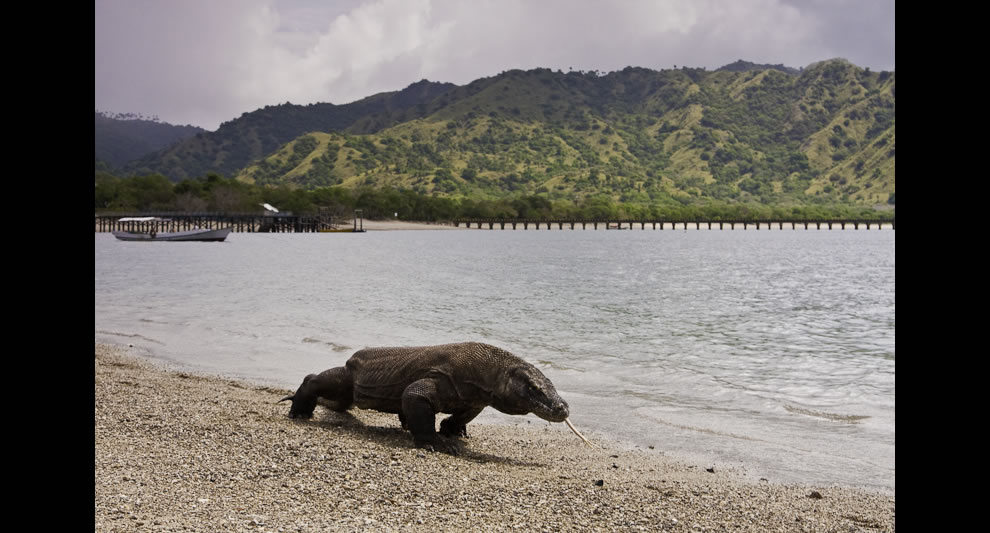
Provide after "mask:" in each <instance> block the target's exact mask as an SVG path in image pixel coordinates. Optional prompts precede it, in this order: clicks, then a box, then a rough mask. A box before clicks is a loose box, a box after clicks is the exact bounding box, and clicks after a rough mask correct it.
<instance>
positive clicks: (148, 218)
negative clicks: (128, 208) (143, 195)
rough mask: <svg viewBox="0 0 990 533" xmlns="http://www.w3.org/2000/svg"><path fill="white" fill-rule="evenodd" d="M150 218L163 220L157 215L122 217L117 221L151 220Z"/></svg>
mask: <svg viewBox="0 0 990 533" xmlns="http://www.w3.org/2000/svg"><path fill="white" fill-rule="evenodd" d="M152 220H165V219H163V218H159V217H124V218H122V219H120V220H119V222H151V221H152Z"/></svg>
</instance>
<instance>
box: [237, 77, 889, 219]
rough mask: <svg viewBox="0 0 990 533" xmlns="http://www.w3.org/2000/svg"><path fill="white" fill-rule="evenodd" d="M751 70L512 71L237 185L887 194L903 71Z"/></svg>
mask: <svg viewBox="0 0 990 533" xmlns="http://www.w3.org/2000/svg"><path fill="white" fill-rule="evenodd" d="M750 65H751V64H750ZM746 66H747V65H740V64H739V63H738V62H737V63H736V64H733V65H732V66H731V67H732V68H724V69H719V70H716V71H710V72H709V71H705V70H702V69H688V68H685V69H677V70H664V71H653V70H649V69H642V68H631V67H630V68H626V69H623V70H622V71H618V72H612V73H609V74H607V75H604V76H602V75H598V74H597V73H594V72H590V73H587V72H568V73H562V72H559V71H558V72H553V71H550V70H547V69H535V70H530V71H519V70H513V71H508V72H504V73H502V74H499V75H498V76H494V77H490V78H484V79H480V80H476V81H474V82H472V83H470V84H468V85H466V86H463V87H454V88H450V89H449V90H447V91H444V92H443V93H441V94H440V95H439V96H437V97H436V98H435V99H433V100H432V101H431V102H429V103H428V104H425V105H419V106H418V107H417V108H416V109H417V111H418V114H420V115H421V116H419V117H414V116H411V115H410V114H409V113H407V114H406V115H404V116H401V117H399V116H397V115H396V114H392V115H381V114H377V115H369V116H366V117H362V118H359V119H357V120H356V121H354V123H353V124H351V125H350V126H349V127H347V128H344V129H343V131H335V132H331V131H327V130H326V129H323V130H319V129H313V130H311V131H310V132H308V133H307V134H305V135H302V136H300V137H298V138H296V139H294V140H292V141H291V142H288V143H287V144H285V145H284V146H282V147H280V148H279V149H278V150H277V151H275V152H274V153H272V154H271V155H268V156H267V157H265V158H263V159H260V160H258V161H257V162H255V163H253V164H251V165H248V166H247V167H245V168H244V169H243V170H241V171H239V172H238V173H236V177H237V179H238V180H241V181H245V182H252V183H260V184H273V185H274V184H281V183H291V184H293V185H295V186H298V187H302V188H312V187H317V186H327V185H342V186H346V187H358V186H372V187H396V188H401V189H411V190H414V191H418V192H420V193H427V194H436V195H448V196H454V197H477V198H498V197H505V196H507V195H513V194H519V193H523V194H546V195H548V196H549V197H550V198H551V199H554V200H561V199H570V200H573V201H578V200H580V199H583V198H585V197H588V196H595V195H601V194H605V195H608V196H610V197H612V198H613V199H615V200H618V201H624V202H637V203H657V202H660V203H663V202H674V201H676V202H680V203H692V202H698V201H712V200H714V201H722V202H758V203H763V204H781V203H783V204H792V203H793V204H803V203H807V202H808V201H813V200H817V201H827V202H833V203H835V202H838V203H853V204H883V203H886V202H887V201H888V199H889V198H891V195H892V194H893V192H894V168H895V167H894V74H893V73H888V72H881V73H874V72H870V71H869V70H865V69H860V68H858V67H856V66H854V65H852V64H850V63H848V62H845V61H843V60H831V61H825V62H821V63H817V64H814V65H811V66H809V67H808V68H806V69H803V70H801V71H794V70H793V69H790V70H787V69H781V68H779V67H778V66H765V65H751V68H749V69H748V70H747V69H746V68H740V67H746ZM727 67H729V66H727ZM389 121H391V122H394V125H387V122H389Z"/></svg>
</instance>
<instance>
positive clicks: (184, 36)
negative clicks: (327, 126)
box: [95, 0, 893, 129]
mask: <svg viewBox="0 0 990 533" xmlns="http://www.w3.org/2000/svg"><path fill="white" fill-rule="evenodd" d="M864 4H865V5H864ZM95 44H96V69H95V70H96V71H95V74H96V107H97V108H98V109H104V110H109V111H116V112H140V113H143V114H146V115H150V114H157V115H158V116H159V117H161V119H162V120H165V121H168V122H172V123H177V124H185V123H192V124H196V125H200V126H203V127H206V128H208V129H215V128H216V127H217V126H218V125H219V123H220V122H222V121H226V120H231V119H233V118H236V117H238V116H240V115H241V113H243V112H249V111H252V110H255V109H257V108H260V107H264V106H265V105H275V104H279V103H284V102H286V101H290V102H292V103H295V104H307V103H313V102H333V103H336V104H342V103H347V102H350V101H354V100H357V99H360V98H363V97H365V96H369V95H372V94H375V93H377V92H382V91H391V90H398V89H401V88H403V87H405V86H407V85H408V84H410V83H412V82H415V81H418V80H420V79H422V78H427V79H430V80H433V81H449V82H453V83H458V84H464V83H468V82H470V81H472V80H474V79H477V78H480V77H486V76H493V75H496V74H498V73H499V72H500V71H504V70H509V69H513V68H521V69H529V68H535V67H549V68H553V69H562V70H567V69H568V68H574V69H578V70H601V71H610V70H617V69H621V68H624V67H625V66H630V65H631V66H642V67H648V68H670V67H672V66H673V65H675V64H676V65H679V66H681V65H684V66H695V67H707V68H717V67H719V66H721V65H724V64H727V63H731V62H732V61H735V60H736V59H745V60H748V61H755V62H761V63H784V64H786V65H789V66H794V67H800V66H804V65H807V64H808V63H811V62H813V61H819V60H822V59H828V58H830V57H835V56H842V57H846V58H848V59H849V60H851V61H853V62H854V63H856V64H859V65H861V66H870V67H872V68H874V69H877V70H879V69H892V68H893V2H892V1H885V2H876V1H868V2H854V3H850V2H848V1H845V0H842V1H840V0H836V1H835V2H818V1H810V0H809V1H801V2H795V1H789V0H748V1H743V0H654V1H650V0H617V1H614V2H602V1H599V0H587V1H580V0H535V1H534V0H475V1H468V0H343V1H337V2H330V3H323V2H311V1H308V0H211V1H209V2H202V1H199V0H169V1H167V2H161V1H158V0H97V2H96V43H95Z"/></svg>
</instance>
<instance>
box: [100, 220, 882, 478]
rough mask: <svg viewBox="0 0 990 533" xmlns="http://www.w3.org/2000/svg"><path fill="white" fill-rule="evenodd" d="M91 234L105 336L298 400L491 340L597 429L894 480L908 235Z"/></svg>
mask: <svg viewBox="0 0 990 533" xmlns="http://www.w3.org/2000/svg"><path fill="white" fill-rule="evenodd" d="M95 241H96V242H95V249H96V283H95V285H96V337H97V340H101V339H102V340H106V341H114V342H126V343H132V344H135V345H136V346H137V347H138V348H142V349H145V350H147V351H148V352H149V353H150V354H151V355H152V356H154V357H158V358H161V359H164V360H167V361H170V362H172V363H174V364H179V365H183V366H188V367H190V368H191V369H196V370H201V371H205V372H214V373H222V374H224V375H227V376H231V377H241V378H247V379H253V380H256V381H265V382H268V383H271V384H276V385H280V386H284V387H286V388H295V387H296V386H297V385H298V382H299V380H300V379H301V378H302V376H304V375H306V374H308V373H310V372H314V371H319V370H323V369H326V368H329V367H332V366H339V365H342V364H343V362H344V361H345V360H346V359H347V358H348V357H349V356H350V354H351V353H353V352H354V351H356V350H357V349H360V348H363V347H367V346H385V345H406V346H413V345H424V344H440V343H446V342H459V341H464V340H476V341H482V342H489V343H491V344H495V345H498V346H501V347H503V348H506V349H508V350H510V351H512V352H514V353H516V354H518V355H520V356H521V357H524V358H525V359H527V360H529V361H531V362H534V364H537V365H538V366H540V367H541V368H542V369H543V370H544V371H545V372H546V373H547V374H548V376H549V377H550V378H551V379H552V380H553V381H554V383H555V384H556V385H557V388H558V389H559V390H560V391H561V393H562V394H563V395H564V396H565V398H567V400H568V402H569V403H570V404H571V407H572V416H571V418H572V419H573V420H574V422H575V423H576V424H578V425H579V426H580V427H581V428H582V429H587V430H589V431H591V432H594V431H596V430H597V431H599V432H602V433H607V434H609V435H610V436H613V437H615V438H619V439H625V440H627V441H629V442H630V443H633V444H635V445H640V446H646V445H651V446H655V448H656V449H659V450H663V451H664V452H665V453H667V454H668V455H679V456H683V457H686V458H691V459H695V460H697V461H701V462H707V463H709V464H711V463H720V464H723V465H726V466H743V465H745V467H746V469H747V471H749V472H751V473H752V474H753V475H760V476H763V477H768V478H772V479H777V480H780V481H803V482H816V483H832V482H835V483H844V484H855V485H863V486H869V487H877V488H886V489H891V490H892V489H893V486H894V462H893V458H894V359H895V356H894V232H892V231H871V232H867V231H864V230H845V231H838V230H833V231H805V230H793V231H792V230H789V229H785V230H783V231H780V230H772V231H759V232H757V231H734V232H730V231H718V230H713V231H708V230H702V231H677V232H670V231H663V232H661V231H652V230H647V231H626V232H605V231H597V232H596V231H590V230H588V231H582V230H580V228H578V229H577V230H573V231H571V230H568V229H565V230H564V231H559V230H557V231H546V230H544V231H540V232H536V231H516V232H513V231H510V230H506V231H485V230H472V231H407V232H368V233H365V234H232V235H231V236H230V237H229V238H228V240H227V242H224V243H137V244H136V243H125V242H120V241H116V240H114V239H113V237H112V236H110V235H107V234H97V235H96V239H95ZM483 419H487V420H489V421H498V420H500V417H499V415H497V414H494V413H491V410H486V412H485V414H483ZM534 421H535V419H534Z"/></svg>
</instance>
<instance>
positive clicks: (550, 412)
mask: <svg viewBox="0 0 990 533" xmlns="http://www.w3.org/2000/svg"><path fill="white" fill-rule="evenodd" d="M493 399H494V402H493V403H492V407H494V408H496V409H498V410H499V411H502V412H503V413H507V414H510V415H524V414H528V413H533V414H535V415H536V416H538V417H540V418H542V419H544V420H548V421H550V422H563V421H564V420H565V419H566V418H567V417H568V415H569V414H570V408H569V407H568V405H567V402H566V401H564V399H563V398H561V397H560V395H559V394H557V389H555V388H554V386H553V383H551V382H550V380H549V379H547V377H546V376H544V375H543V372H540V371H539V370H538V369H537V368H536V367H534V366H533V365H530V364H528V363H525V364H521V365H518V366H513V367H512V368H510V369H509V370H508V371H507V372H506V375H505V378H504V379H502V380H500V381H499V384H498V386H497V387H496V390H495V391H494V398H493Z"/></svg>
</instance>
